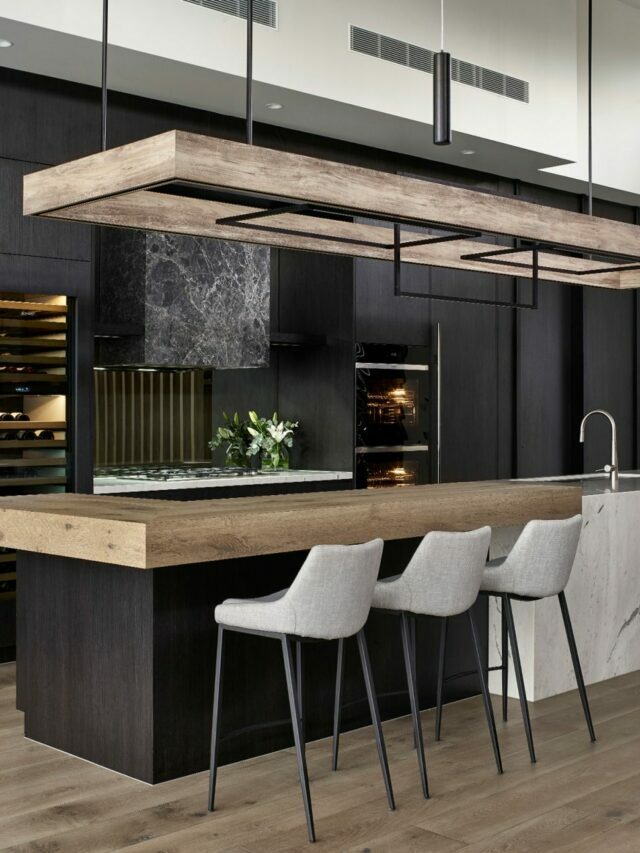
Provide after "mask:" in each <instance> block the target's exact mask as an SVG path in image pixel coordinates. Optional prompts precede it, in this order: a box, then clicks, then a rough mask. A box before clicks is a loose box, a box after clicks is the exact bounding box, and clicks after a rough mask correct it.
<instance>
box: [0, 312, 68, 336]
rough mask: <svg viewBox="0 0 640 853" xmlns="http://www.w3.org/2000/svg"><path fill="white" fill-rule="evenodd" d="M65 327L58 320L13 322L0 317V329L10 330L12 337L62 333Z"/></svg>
mask: <svg viewBox="0 0 640 853" xmlns="http://www.w3.org/2000/svg"><path fill="white" fill-rule="evenodd" d="M65 328H66V327H65V325H64V324H63V323H61V322H60V321H59V320H22V319H19V320H14V319H13V318H12V317H0V329H12V330H13V334H14V336H18V335H20V334H22V335H29V334H30V333H31V332H64V331H65Z"/></svg>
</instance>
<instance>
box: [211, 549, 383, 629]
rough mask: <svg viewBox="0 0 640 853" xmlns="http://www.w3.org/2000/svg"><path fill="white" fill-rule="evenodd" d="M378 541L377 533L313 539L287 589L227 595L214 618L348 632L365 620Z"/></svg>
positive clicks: (251, 625) (250, 625)
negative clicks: (359, 539)
mask: <svg viewBox="0 0 640 853" xmlns="http://www.w3.org/2000/svg"><path fill="white" fill-rule="evenodd" d="M383 547H384V542H383V541H382V539H373V540H372V541H371V542H364V543H363V544H362V545H316V546H315V547H314V548H312V549H311V551H309V555H308V556H307V559H306V560H305V561H304V564H303V565H302V567H301V569H300V571H299V572H298V574H297V575H296V577H295V579H294V580H293V582H292V584H291V586H290V587H289V588H288V589H284V590H281V591H280V592H276V593H273V594H272V595H267V596H264V597H262V598H251V599H238V598H230V599H227V600H226V601H223V602H222V604H219V605H218V606H217V607H216V611H215V618H216V622H218V623H219V624H221V625H226V626H228V627H229V628H240V629H245V630H249V631H266V632H269V633H274V634H292V635H295V636H298V637H309V638H313V639H316V640H337V639H340V638H344V637H351V636H353V635H354V634H357V633H358V631H360V630H361V629H362V627H363V626H364V623H365V622H366V621H367V617H368V615H369V609H370V608H371V596H372V595H373V587H374V585H375V582H376V578H377V577H378V571H379V569H380V560H381V558H382V549H383Z"/></svg>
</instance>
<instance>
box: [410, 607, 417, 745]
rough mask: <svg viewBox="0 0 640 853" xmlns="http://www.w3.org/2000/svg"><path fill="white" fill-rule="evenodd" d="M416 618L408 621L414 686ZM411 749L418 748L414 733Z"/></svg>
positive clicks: (415, 675) (415, 671)
mask: <svg viewBox="0 0 640 853" xmlns="http://www.w3.org/2000/svg"><path fill="white" fill-rule="evenodd" d="M417 621H418V620H417V618H416V617H415V616H414V617H413V619H410V620H409V627H410V631H411V633H410V638H411V665H412V666H413V677H414V679H415V682H416V684H417V683H418V673H417V665H416V623H417ZM413 748H414V749H417V748H418V741H417V740H416V735H415V732H414V734H413Z"/></svg>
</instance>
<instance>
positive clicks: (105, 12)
mask: <svg viewBox="0 0 640 853" xmlns="http://www.w3.org/2000/svg"><path fill="white" fill-rule="evenodd" d="M108 41H109V0H102V80H101V90H102V109H101V135H100V142H101V150H102V151H106V150H107V59H108Z"/></svg>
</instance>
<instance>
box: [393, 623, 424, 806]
mask: <svg viewBox="0 0 640 853" xmlns="http://www.w3.org/2000/svg"><path fill="white" fill-rule="evenodd" d="M400 618H401V626H402V651H403V653H404V666H405V669H406V671H407V684H408V685H409V700H410V702H411V715H412V717H413V736H414V739H415V742H416V749H417V752H418V767H419V769H420V781H421V782H422V793H423V794H424V796H425V798H426V799H429V783H428V781H427V764H426V761H425V757H424V741H423V738H422V723H421V721H420V702H419V700H418V685H417V682H416V670H415V648H414V646H413V643H412V636H411V634H412V630H411V629H412V626H413V627H415V626H414V625H413V623H414V622H415V616H413V617H411V616H409V614H407V613H403V614H402V616H401V617H400ZM414 636H415V635H414Z"/></svg>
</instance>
